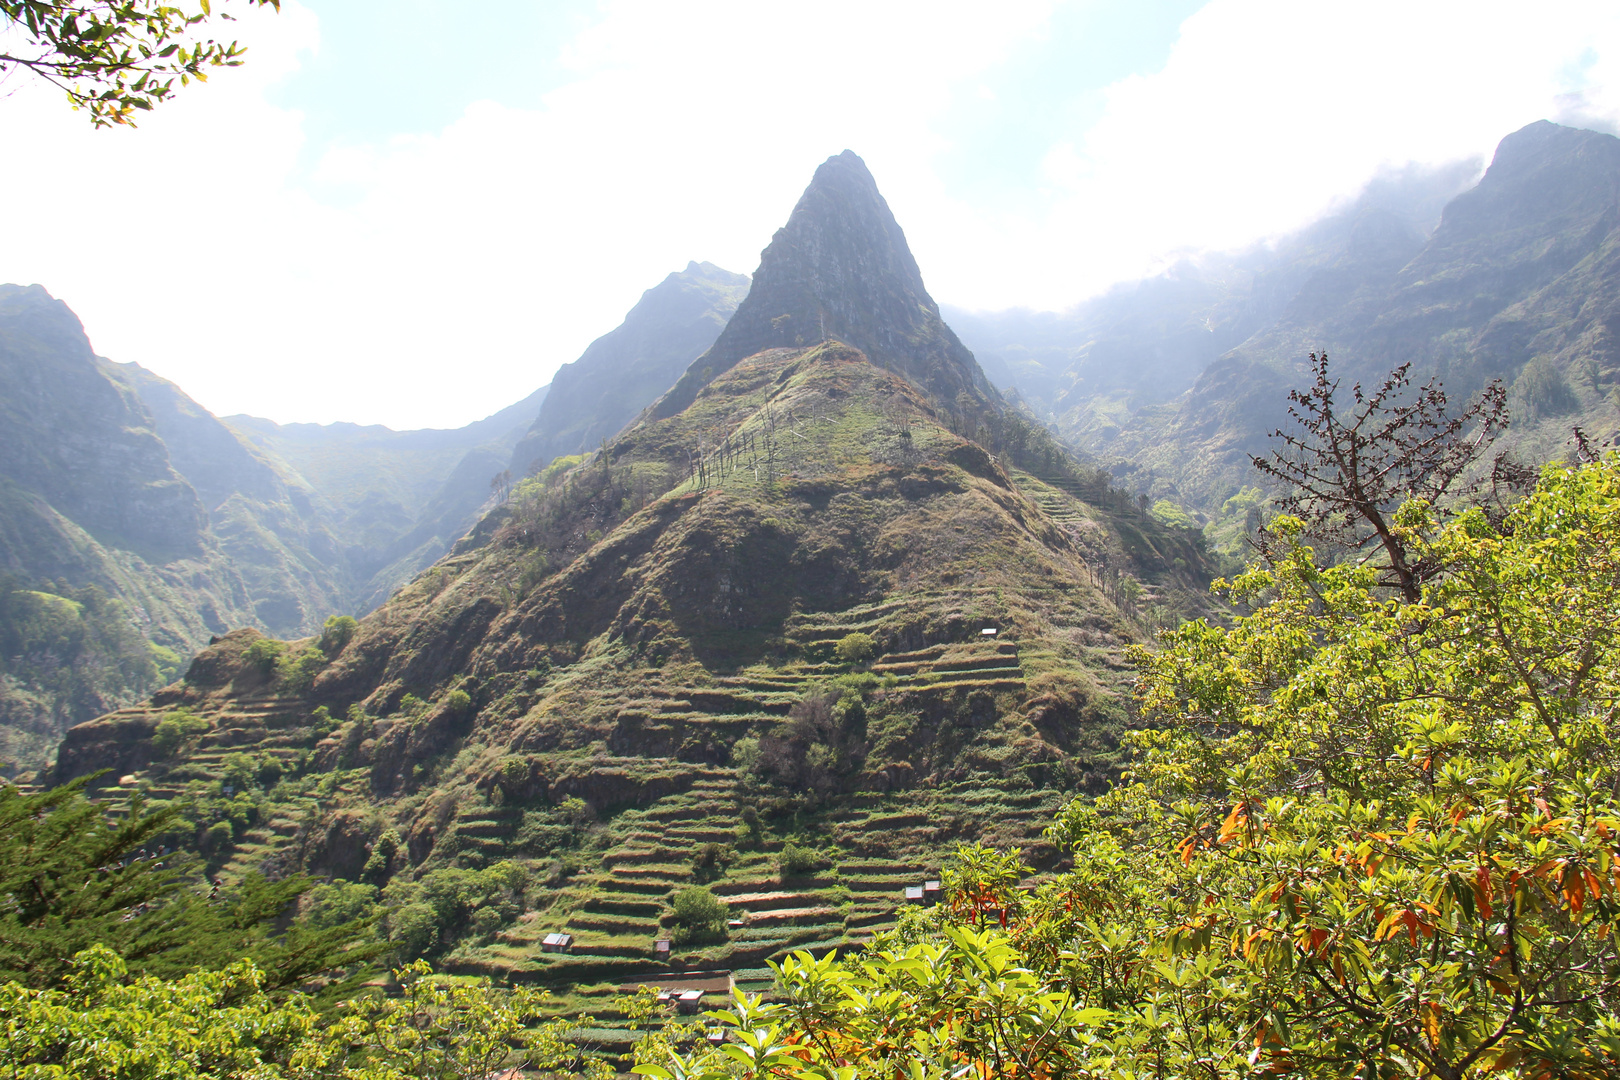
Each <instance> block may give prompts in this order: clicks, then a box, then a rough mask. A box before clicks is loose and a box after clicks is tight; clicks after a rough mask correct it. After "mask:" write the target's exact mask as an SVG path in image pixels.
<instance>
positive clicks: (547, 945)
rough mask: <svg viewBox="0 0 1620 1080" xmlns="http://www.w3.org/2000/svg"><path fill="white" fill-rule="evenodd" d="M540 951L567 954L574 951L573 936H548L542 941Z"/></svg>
mask: <svg viewBox="0 0 1620 1080" xmlns="http://www.w3.org/2000/svg"><path fill="white" fill-rule="evenodd" d="M540 951H541V952H552V953H565V952H573V951H574V935H573V934H547V935H546V936H545V937H543V938H541V939H540Z"/></svg>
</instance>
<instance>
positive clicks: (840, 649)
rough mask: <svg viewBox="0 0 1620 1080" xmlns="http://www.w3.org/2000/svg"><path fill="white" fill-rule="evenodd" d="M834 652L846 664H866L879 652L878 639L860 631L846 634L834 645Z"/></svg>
mask: <svg viewBox="0 0 1620 1080" xmlns="http://www.w3.org/2000/svg"><path fill="white" fill-rule="evenodd" d="M833 652H834V653H835V654H837V656H838V659H840V660H842V661H844V663H846V664H864V663H865V662H866V661H868V660H870V659H871V658H872V657H873V656H874V655H875V654H876V653H877V639H876V638H874V637H873V636H872V635H871V634H863V633H860V632H859V631H856V632H855V633H853V634H845V635H844V636H843V637H841V638H839V639H838V644H836V645H834V646H833Z"/></svg>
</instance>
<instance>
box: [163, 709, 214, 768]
mask: <svg viewBox="0 0 1620 1080" xmlns="http://www.w3.org/2000/svg"><path fill="white" fill-rule="evenodd" d="M207 730H208V721H207V720H204V719H203V718H202V717H200V716H198V715H197V714H196V713H194V712H192V711H191V710H190V709H172V710H170V711H169V712H167V713H164V714H163V719H161V720H159V721H158V723H157V727H156V728H154V729H153V730H152V753H153V754H155V755H157V756H158V757H168V756H169V755H170V754H173V753H174V752H175V751H177V750H179V749H180V748H181V747H182V746H184V745H185V744H186V743H187V742H188V741H189V740H191V739H192V738H193V737H194V736H197V735H201V734H202V733H203V732H205V731H207Z"/></svg>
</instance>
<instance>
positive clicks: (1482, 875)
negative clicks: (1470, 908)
mask: <svg viewBox="0 0 1620 1080" xmlns="http://www.w3.org/2000/svg"><path fill="white" fill-rule="evenodd" d="M1474 904H1475V906H1477V907H1478V908H1479V913H1480V915H1481V916H1483V917H1484V918H1487V919H1489V918H1490V917H1491V911H1492V910H1493V909H1492V908H1491V870H1490V867H1488V866H1481V867H1480V868H1479V869H1478V870H1475V871H1474Z"/></svg>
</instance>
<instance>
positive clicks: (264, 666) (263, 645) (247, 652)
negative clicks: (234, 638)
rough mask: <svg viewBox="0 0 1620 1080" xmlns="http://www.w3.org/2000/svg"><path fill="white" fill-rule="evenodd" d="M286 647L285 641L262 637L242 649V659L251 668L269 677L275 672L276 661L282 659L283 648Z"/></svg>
mask: <svg viewBox="0 0 1620 1080" xmlns="http://www.w3.org/2000/svg"><path fill="white" fill-rule="evenodd" d="M286 647H287V645H286V643H285V642H281V641H277V640H276V639H275V638H260V639H259V640H257V641H255V642H254V643H253V644H251V645H249V646H248V647H247V648H245V649H243V650H242V660H243V661H244V662H245V663H246V664H247V666H248V667H249V668H251V669H252V670H254V671H257V672H258V673H259V674H260V675H261V676H262V677H264V678H266V679H268V678H269V677H270V676H271V675H273V674H275V670H276V661H277V660H279V659H281V653H282V650H284V649H286Z"/></svg>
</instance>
